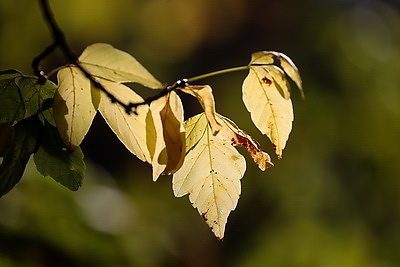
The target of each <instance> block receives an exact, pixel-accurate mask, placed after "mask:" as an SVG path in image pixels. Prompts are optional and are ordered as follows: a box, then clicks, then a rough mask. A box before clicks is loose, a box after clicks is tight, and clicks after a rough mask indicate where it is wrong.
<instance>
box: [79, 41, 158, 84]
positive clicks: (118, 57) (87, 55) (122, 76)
mask: <svg viewBox="0 0 400 267" xmlns="http://www.w3.org/2000/svg"><path fill="white" fill-rule="evenodd" d="M79 62H80V63H81V64H82V66H83V67H84V68H85V69H86V70H87V71H89V72H90V73H91V74H92V75H93V76H95V77H98V78H102V79H106V80H110V81H114V82H136V83H140V84H142V85H144V86H146V87H149V88H157V89H158V88H162V84H161V83H160V82H159V81H158V80H157V79H156V78H154V77H153V75H151V74H150V72H148V71H147V70H146V69H145V68H144V67H143V66H142V65H141V64H140V63H139V62H138V61H137V60H136V59H135V58H134V57H132V56H131V55H129V54H128V53H126V52H124V51H121V50H118V49H116V48H114V47H112V46H111V45H109V44H102V43H98V44H93V45H90V46H88V47H87V48H86V49H85V50H84V51H83V53H82V54H81V55H80V57H79Z"/></svg>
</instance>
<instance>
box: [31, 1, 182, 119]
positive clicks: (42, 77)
mask: <svg viewBox="0 0 400 267" xmlns="http://www.w3.org/2000/svg"><path fill="white" fill-rule="evenodd" d="M39 4H40V8H41V10H42V12H43V16H44V19H45V21H46V22H47V24H48V27H49V29H50V31H51V35H52V37H53V43H52V44H51V45H50V46H49V47H47V48H46V49H45V50H44V51H43V52H42V53H41V54H40V55H38V56H37V57H35V58H34V59H33V61H32V69H33V72H34V74H35V75H36V76H38V77H39V83H44V82H45V81H46V80H47V76H46V74H45V72H44V71H42V70H40V67H39V65H40V62H41V61H42V60H43V59H44V58H45V57H47V56H48V55H49V54H50V53H52V52H53V51H54V50H55V48H57V47H59V48H60V49H61V50H62V52H63V54H64V56H65V57H66V58H67V59H68V61H69V62H70V63H73V64H74V65H76V66H77V67H78V68H79V69H80V70H81V71H82V72H83V74H84V75H85V76H86V77H87V78H88V79H89V80H90V81H91V83H92V84H93V85H94V86H95V87H96V88H98V89H99V90H101V91H103V92H104V93H105V94H106V95H107V96H108V97H109V98H110V100H111V102H113V103H117V104H119V105H121V106H122V107H123V108H124V109H125V111H126V112H127V113H128V114H130V113H136V108H137V107H138V106H141V105H146V104H150V103H151V102H152V101H154V100H157V99H159V98H161V97H162V96H164V95H166V94H167V93H168V92H169V91H170V90H174V89H176V88H177V86H179V85H180V84H181V80H179V81H178V82H176V83H175V84H174V85H172V86H169V87H166V88H164V89H163V90H162V91H161V92H160V93H159V94H157V95H155V96H152V97H149V98H147V99H146V100H144V101H143V102H141V103H129V104H125V103H123V102H121V100H119V99H117V98H116V97H115V96H114V95H113V94H111V93H110V92H108V91H107V89H106V88H105V87H104V86H103V85H102V84H101V83H100V82H99V81H98V80H96V78H95V77H94V76H93V75H92V74H90V73H89V72H88V71H87V70H86V69H85V68H84V67H83V66H82V65H81V64H80V63H79V61H78V58H77V57H76V55H75V54H74V52H73V51H72V49H71V48H70V46H69V45H68V43H67V40H66V38H65V35H64V33H63V31H62V30H61V28H60V27H59V26H58V24H57V22H56V20H55V18H54V15H53V13H52V10H51V8H50V5H49V2H48V0H39ZM183 81H185V80H183Z"/></svg>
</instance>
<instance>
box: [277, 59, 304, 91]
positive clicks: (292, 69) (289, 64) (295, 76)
mask: <svg viewBox="0 0 400 267" xmlns="http://www.w3.org/2000/svg"><path fill="white" fill-rule="evenodd" d="M279 62H280V64H281V67H282V69H283V70H284V71H285V73H286V74H287V75H288V76H289V77H290V79H292V80H293V81H294V83H295V84H296V86H297V88H299V90H300V93H301V96H302V97H303V98H304V91H303V85H302V81H301V78H300V74H299V70H298V69H297V67H296V65H295V64H294V63H293V61H292V60H291V59H290V58H289V57H288V56H286V55H285V54H282V53H279Z"/></svg>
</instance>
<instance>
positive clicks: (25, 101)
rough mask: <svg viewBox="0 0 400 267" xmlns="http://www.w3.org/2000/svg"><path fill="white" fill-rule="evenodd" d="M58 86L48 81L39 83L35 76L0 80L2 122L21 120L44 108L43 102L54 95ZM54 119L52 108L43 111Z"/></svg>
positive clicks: (0, 119) (0, 115) (0, 113)
mask: <svg viewBox="0 0 400 267" xmlns="http://www.w3.org/2000/svg"><path fill="white" fill-rule="evenodd" d="M56 88H57V86H56V85H55V84H54V83H52V82H50V81H46V83H45V84H43V85H42V84H38V83H37V78H34V77H20V76H18V77H12V78H7V79H2V80H0V122H14V121H17V122H18V121H20V120H22V119H24V118H26V117H29V116H32V115H34V114H36V113H38V112H41V111H42V110H43V103H44V102H45V101H48V100H50V99H51V98H53V96H54V92H55V91H56ZM43 114H44V115H45V117H46V118H47V119H48V120H49V121H52V116H51V114H50V109H47V110H46V111H44V112H43Z"/></svg>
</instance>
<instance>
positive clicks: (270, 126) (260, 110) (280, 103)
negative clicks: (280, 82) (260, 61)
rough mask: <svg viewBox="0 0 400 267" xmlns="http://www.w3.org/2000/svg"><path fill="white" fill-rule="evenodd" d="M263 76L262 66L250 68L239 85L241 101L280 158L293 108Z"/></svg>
mask: <svg viewBox="0 0 400 267" xmlns="http://www.w3.org/2000/svg"><path fill="white" fill-rule="evenodd" d="M266 73H267V72H266V71H265V69H264V68H263V67H251V68H250V71H249V74H248V76H247V77H246V79H245V80H244V82H243V86H242V91H243V102H244V104H245V106H246V108H247V110H248V111H249V112H250V113H251V119H252V121H253V122H254V124H255V125H256V127H257V128H258V129H259V130H260V131H261V132H262V133H263V134H266V135H267V136H268V138H269V139H270V140H271V142H272V144H273V145H274V146H275V153H276V154H277V155H278V157H282V151H283V149H284V148H285V145H286V141H287V139H288V137H289V134H290V131H291V130H292V121H293V107H292V102H291V100H290V98H289V99H285V98H284V97H282V95H281V94H280V93H279V91H278V89H277V86H276V83H275V82H274V81H271V80H269V79H268V78H266ZM266 79H268V82H266Z"/></svg>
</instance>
